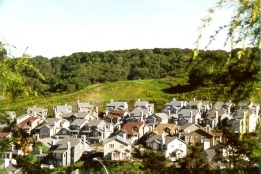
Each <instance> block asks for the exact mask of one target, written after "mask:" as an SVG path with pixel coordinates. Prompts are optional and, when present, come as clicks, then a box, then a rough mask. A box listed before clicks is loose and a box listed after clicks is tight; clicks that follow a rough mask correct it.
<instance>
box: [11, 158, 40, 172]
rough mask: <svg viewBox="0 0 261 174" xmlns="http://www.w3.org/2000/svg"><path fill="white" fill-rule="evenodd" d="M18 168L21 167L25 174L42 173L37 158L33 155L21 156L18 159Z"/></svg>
mask: <svg viewBox="0 0 261 174" xmlns="http://www.w3.org/2000/svg"><path fill="white" fill-rule="evenodd" d="M16 161H17V165H16V166H17V167H19V168H20V167H21V168H22V170H23V172H24V173H25V174H35V173H42V172H41V171H42V168H41V167H40V163H39V162H38V160H37V157H36V156H35V155H33V154H28V155H19V156H18V157H17V158H16Z"/></svg>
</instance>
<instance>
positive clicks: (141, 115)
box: [140, 110, 143, 121]
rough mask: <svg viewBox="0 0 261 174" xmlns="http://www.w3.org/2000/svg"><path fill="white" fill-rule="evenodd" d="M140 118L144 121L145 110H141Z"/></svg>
mask: <svg viewBox="0 0 261 174" xmlns="http://www.w3.org/2000/svg"><path fill="white" fill-rule="evenodd" d="M140 118H141V119H140V120H141V121H142V120H143V110H141V111H140Z"/></svg>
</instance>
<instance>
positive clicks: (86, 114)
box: [62, 112, 91, 118]
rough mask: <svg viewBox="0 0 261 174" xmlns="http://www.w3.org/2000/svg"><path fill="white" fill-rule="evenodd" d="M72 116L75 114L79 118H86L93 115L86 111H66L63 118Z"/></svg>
mask: <svg viewBox="0 0 261 174" xmlns="http://www.w3.org/2000/svg"><path fill="white" fill-rule="evenodd" d="M71 116H75V117H77V118H85V117H87V116H91V115H90V113H85V112H77V113H65V114H63V116H62V117H63V118H68V117H71Z"/></svg>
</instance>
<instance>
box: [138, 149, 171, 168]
mask: <svg viewBox="0 0 261 174" xmlns="http://www.w3.org/2000/svg"><path fill="white" fill-rule="evenodd" d="M142 158H143V161H142V164H143V169H144V170H146V171H149V172H150V173H164V171H165V170H166V162H167V159H166V158H165V156H163V155H160V154H158V153H155V152H151V151H145V152H144V154H143V157H142Z"/></svg>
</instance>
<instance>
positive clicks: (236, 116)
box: [234, 109, 245, 119]
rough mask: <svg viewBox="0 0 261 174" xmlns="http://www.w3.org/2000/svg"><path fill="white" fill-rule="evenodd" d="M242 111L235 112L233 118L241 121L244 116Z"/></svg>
mask: <svg viewBox="0 0 261 174" xmlns="http://www.w3.org/2000/svg"><path fill="white" fill-rule="evenodd" d="M244 111H245V110H243V109H238V110H236V112H235V116H234V118H235V119H242V118H244V114H245V112H244Z"/></svg>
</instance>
